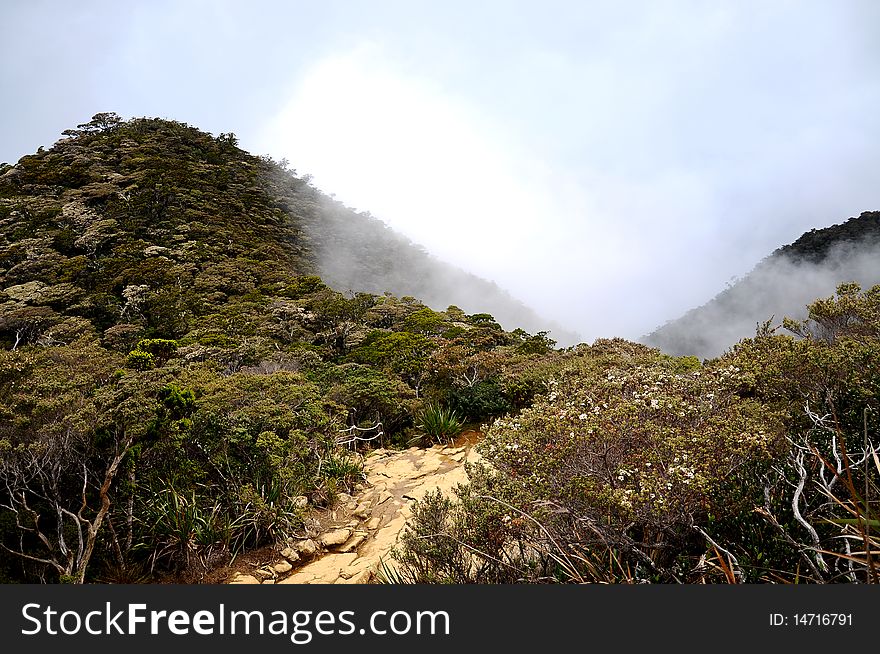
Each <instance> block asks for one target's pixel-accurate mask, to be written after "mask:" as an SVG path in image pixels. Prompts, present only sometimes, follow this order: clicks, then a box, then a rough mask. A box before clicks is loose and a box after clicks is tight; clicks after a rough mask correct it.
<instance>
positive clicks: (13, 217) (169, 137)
mask: <svg viewBox="0 0 880 654" xmlns="http://www.w3.org/2000/svg"><path fill="white" fill-rule="evenodd" d="M99 116H103V118H101V119H98V120H97V121H94V120H93V121H92V123H90V124H84V125H81V126H79V127H80V129H77V130H68V131H67V133H66V135H67V136H69V137H72V138H67V139H62V140H61V141H59V142H58V143H56V144H55V146H54V147H52V148H50V149H48V150H44V149H43V148H40V151H39V152H37V153H36V154H34V155H28V156H25V157H22V159H21V160H20V161H19V162H18V164H17V165H15V166H8V165H7V166H4V167H3V168H2V169H0V185H2V187H3V188H4V189H5V191H4V192H3V195H4V196H5V197H6V200H5V201H4V202H3V203H2V205H0V227H2V228H3V237H4V241H3V244H2V245H3V250H2V258H0V281H2V286H3V287H14V289H13V291H12V294H11V295H10V294H9V293H6V294H5V295H7V296H8V297H0V299H2V300H4V301H7V304H6V305H4V306H6V313H9V312H10V311H11V312H13V313H15V315H18V313H16V312H21V311H25V313H28V312H31V313H33V311H36V312H37V313H46V314H47V316H49V314H50V313H51V314H52V315H51V316H49V317H46V320H44V321H43V322H47V324H48V323H51V324H56V323H60V322H62V319H61V316H63V315H71V314H73V315H75V316H77V317H78V319H82V318H86V319H88V320H90V321H91V322H92V323H93V325H94V326H95V327H96V328H97V330H98V333H101V332H102V331H103V330H105V329H108V328H111V327H112V326H113V325H114V324H118V323H123V322H125V321H126V320H128V319H130V318H131V317H132V314H133V313H134V312H136V311H137V312H143V311H145V310H148V311H153V312H154V313H155V315H154V316H153V318H152V319H151V320H150V321H148V322H152V323H154V324H155V325H156V330H157V332H164V333H163V334H162V335H163V336H167V335H179V334H182V333H185V332H186V331H188V330H189V329H190V328H192V327H193V324H194V318H198V317H199V315H200V314H201V313H202V311H203V309H204V306H205V305H211V304H213V303H215V302H223V301H226V300H227V299H229V298H234V297H238V296H241V295H244V294H246V293H247V292H248V291H249V290H251V289H256V288H260V287H261V286H263V287H265V286H266V285H267V284H272V283H277V280H278V279H280V278H281V277H283V276H284V275H315V274H317V275H320V276H321V278H322V280H323V281H324V283H326V284H327V285H328V286H329V287H330V288H333V289H336V290H338V291H340V292H343V293H348V292H352V293H358V292H368V293H374V294H379V295H381V294H383V293H390V294H393V295H395V296H397V297H412V298H416V299H417V300H418V301H420V302H423V303H425V304H426V305H428V306H430V307H432V308H434V309H437V310H445V309H446V308H448V307H450V306H455V307H458V308H459V309H461V310H463V311H465V312H471V313H491V314H492V315H493V316H494V318H495V319H496V320H497V321H498V322H499V323H500V324H501V325H503V326H505V327H507V328H509V329H514V328H518V327H519V328H524V329H525V330H527V331H529V332H539V331H550V332H552V333H551V337H552V338H554V339H556V340H557V341H558V342H559V343H560V344H563V345H570V344H573V343H574V342H576V341H577V340H578V337H577V335H576V334H573V333H570V332H566V331H564V330H562V329H561V328H560V327H559V326H558V325H556V324H554V323H552V322H551V321H548V320H544V319H542V318H541V317H539V316H538V315H537V314H536V313H535V312H534V311H533V310H531V309H530V308H529V307H527V306H525V305H524V304H523V303H522V302H519V301H518V300H516V299H514V298H513V297H511V296H510V295H509V294H508V293H507V292H505V291H503V290H502V289H500V288H499V287H498V286H497V285H495V284H494V283H492V282H489V281H487V280H485V279H481V278H479V277H477V276H475V275H472V274H469V273H466V272H464V271H462V270H460V269H458V268H455V267H453V266H450V265H448V264H446V263H443V262H441V261H439V260H437V259H436V258H434V257H432V256H431V255H430V254H428V253H427V252H426V251H425V250H423V249H422V248H421V247H419V246H417V245H415V244H413V243H412V242H411V241H409V240H408V239H406V238H405V237H403V236H401V235H399V234H397V233H395V232H394V231H393V230H391V229H389V228H388V227H387V226H386V225H385V224H384V223H382V222H381V221H380V220H378V219H376V218H374V217H372V216H370V215H369V214H365V213H358V212H355V211H353V210H351V209H349V208H347V207H345V206H344V205H343V204H342V203H340V202H338V201H335V200H334V199H332V198H331V197H329V196H327V195H326V194H324V193H322V192H321V191H319V190H318V189H316V188H314V187H313V186H312V185H311V184H310V183H309V178H308V177H302V178H301V177H298V176H297V174H296V172H295V171H294V170H289V169H288V168H287V164H286V162H283V163H281V162H275V161H273V160H272V159H271V158H269V157H256V156H253V155H250V154H248V153H246V152H244V151H243V150H240V149H239V148H238V147H237V139H236V138H235V136H234V135H233V134H231V133H229V134H221V135H220V136H219V137H216V138H215V137H213V136H211V135H209V134H206V133H204V132H201V131H199V130H197V129H195V128H193V127H190V126H188V125H186V124H183V123H179V122H176V121H165V120H158V119H146V118H144V119H135V120H132V121H129V122H128V123H121V124H120V123H117V122H114V121H118V117H111V118H108V116H112V115H109V114H100V115H99ZM102 121H104V122H102ZM134 216H137V217H136V218H135V217H134ZM50 287H51V288H52V289H53V290H51V291H45V292H43V291H42V290H41V289H45V288H50ZM41 293H42V294H43V295H45V296H46V298H50V296H51V299H47V300H45V301H43V300H42V299H40V297H41V296H40V294H41ZM126 293H127V294H128V295H129V296H131V297H128V296H126ZM132 294H135V295H136V296H137V297H135V296H132ZM38 296H39V297H38ZM44 299H45V298H44ZM10 301H11V302H17V303H19V304H21V306H19V304H10ZM23 306H27V307H28V309H27V310H25V309H23V308H22V307H23ZM33 307H39V309H38V310H37V309H34V308H33ZM41 320H42V319H41ZM18 321H19V318H15V317H14V316H12V314H10V316H7V317H6V318H4V319H3V320H2V321H0V322H2V323H3V324H6V323H9V324H13V323H15V324H18ZM160 325H161V326H160ZM0 327H2V325H0Z"/></svg>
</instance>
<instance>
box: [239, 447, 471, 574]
mask: <svg viewBox="0 0 880 654" xmlns="http://www.w3.org/2000/svg"><path fill="white" fill-rule="evenodd" d="M477 456H478V455H477V453H476V451H474V450H472V442H471V441H470V440H468V439H466V438H465V439H462V440H459V441H458V443H457V444H456V445H454V446H439V445H436V446H434V447H430V448H427V449H422V448H415V447H413V448H410V449H408V450H403V451H394V450H383V449H379V450H374V451H373V452H371V453H370V454H369V456H368V457H367V458H366V460H365V462H364V472H365V474H366V484H365V485H366V488H365V490H363V491H362V492H361V493H360V494H358V495H357V496H355V497H349V496H342V497H341V498H340V499H341V502H339V503H338V504H337V506H336V507H334V510H333V511H332V512H330V513H328V514H326V515H325V516H324V517H325V526H324V527H323V529H322V531H321V533H320V534H316V536H315V537H313V538H312V539H308V540H304V541H300V542H298V543H296V544H294V545H293V547H290V548H287V549H285V550H283V551H282V552H281V555H279V558H278V560H277V561H276V562H275V563H272V564H269V565H267V566H263V567H262V568H260V569H257V570H255V571H254V574H250V575H249V574H244V573H238V574H236V575H235V576H234V577H233V579H232V581H231V583H238V584H242V583H251V584H254V583H280V584H334V583H348V584H357V583H368V582H370V581H372V580H373V579H374V578H375V576H376V572H377V570H378V569H379V567H380V562H381V561H383V560H384V561H385V563H386V564H387V565H393V562H392V560H391V556H390V554H391V550H392V549H393V548H394V546H395V545H396V544H397V542H398V539H399V537H400V534H401V532H402V531H403V529H404V527H405V525H406V521H407V520H408V519H409V518H410V516H411V515H412V509H411V506H412V503H413V501H414V500H417V499H421V498H422V497H424V495H425V493H427V492H429V491H434V490H435V489H440V491H441V492H443V493H444V494H449V493H451V491H452V488H454V487H455V486H456V485H457V484H459V483H463V482H465V481H467V474H466V472H465V466H464V462H465V461H466V460H470V461H473V460H475V459H476V458H477ZM328 518H329V520H327V519H328Z"/></svg>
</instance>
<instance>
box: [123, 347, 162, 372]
mask: <svg viewBox="0 0 880 654" xmlns="http://www.w3.org/2000/svg"><path fill="white" fill-rule="evenodd" d="M125 363H126V365H127V366H128V367H129V368H132V369H134V370H149V369H150V368H154V367H155V366H156V357H155V356H153V355H152V354H150V353H149V352H144V351H143V350H132V351H131V352H129V353H128V357H127V358H126V360H125Z"/></svg>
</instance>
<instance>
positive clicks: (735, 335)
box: [642, 211, 880, 358]
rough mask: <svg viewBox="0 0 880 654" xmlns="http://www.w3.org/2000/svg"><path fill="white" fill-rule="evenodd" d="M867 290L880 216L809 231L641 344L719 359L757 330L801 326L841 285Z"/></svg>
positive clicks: (877, 252)
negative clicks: (787, 323)
mask: <svg viewBox="0 0 880 654" xmlns="http://www.w3.org/2000/svg"><path fill="white" fill-rule="evenodd" d="M850 281H853V282H857V283H859V284H860V285H861V286H862V287H864V288H869V287H871V286H873V285H874V284H877V283H880V212H876V211H872V212H864V213H862V214H861V215H860V216H858V217H857V218H855V217H854V218H850V219H849V220H847V221H846V222H844V223H841V224H837V225H833V226H831V227H827V228H824V229H813V230H810V231H809V232H807V233H805V234H803V235H802V236H801V237H800V238H798V239H797V240H796V241H795V242H794V243H791V244H789V245H786V246H784V247H781V248H779V249H778V250H776V251H775V252H773V254H771V255H770V256H769V257H767V258H766V259H764V260H763V261H761V262H760V263H759V264H758V265H757V266H755V268H754V269H753V270H752V271H751V272H750V273H749V274H748V275H746V276H745V277H743V278H742V279H739V280H737V281H736V282H735V283H734V284H731V285H730V286H728V288H726V289H725V290H724V291H722V292H721V293H719V294H718V295H716V296H715V297H714V298H713V299H712V300H710V301H709V302H707V303H706V304H704V305H703V306H701V307H698V308H695V309H692V310H691V311H688V312H687V313H686V314H684V315H683V316H681V317H680V318H678V319H676V320H672V321H670V322H668V323H666V324H665V325H663V326H662V327H660V328H658V329H656V330H655V331H653V332H652V333H650V334H648V335H647V336H645V337H644V338H643V339H642V342H644V343H645V344H647V345H651V346H653V347H658V348H660V349H661V350H663V351H665V352H667V353H669V354H673V355H678V356H683V355H696V356H699V357H702V358H709V357H715V356H718V355H720V354H721V353H723V352H724V351H725V350H727V349H728V348H729V347H730V346H732V345H733V344H734V343H736V342H737V341H739V340H740V339H742V338H745V337H748V336H754V335H755V330H756V328H757V327H758V325H760V324H762V323H764V322H765V321H767V320H771V326H772V327H776V326H778V325H780V324H781V322H782V319H783V318H784V317H790V318H794V319H796V320H802V319H803V318H804V317H805V316H806V313H807V310H806V305H807V304H808V303H810V302H812V301H813V300H814V299H815V298H817V297H826V296H831V295H833V294H834V291H835V289H836V288H837V286H838V285H839V284H841V283H844V282H850Z"/></svg>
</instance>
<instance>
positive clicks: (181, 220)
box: [0, 114, 555, 581]
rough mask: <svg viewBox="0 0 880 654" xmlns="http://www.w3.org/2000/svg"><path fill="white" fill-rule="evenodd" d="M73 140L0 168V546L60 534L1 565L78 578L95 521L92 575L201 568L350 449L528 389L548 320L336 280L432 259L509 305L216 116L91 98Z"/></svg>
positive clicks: (25, 545) (21, 548)
mask: <svg viewBox="0 0 880 654" xmlns="http://www.w3.org/2000/svg"><path fill="white" fill-rule="evenodd" d="M66 136H68V138H67V139H64V140H61V141H59V142H58V143H57V144H56V145H55V146H54V147H52V148H51V149H49V150H42V149H41V151H39V152H37V153H36V154H34V155H30V156H26V157H23V158H22V159H21V160H20V161H19V162H18V164H17V165H15V166H6V167H4V168H3V169H2V170H0V289H2V290H0V478H2V479H3V481H4V482H5V484H6V486H4V488H5V489H6V491H5V492H4V493H3V497H4V499H3V500H2V501H0V504H2V505H3V507H5V508H3V509H2V510H0V551H6V552H9V551H12V552H18V553H19V554H20V555H26V556H27V557H32V556H33V554H32V553H33V552H36V551H39V550H40V549H41V548H42V546H43V544H45V543H52V545H51V546H50V547H49V551H48V552H43V553H42V556H43V558H39V561H40V562H42V563H43V566H44V567H40V566H39V565H36V564H35V565H34V566H33V569H29V568H27V567H25V568H24V569H23V570H22V569H18V568H17V567H16V566H15V563H14V559H8V558H4V557H2V556H0V578H2V577H3V575H9V576H10V577H11V578H22V576H23V578H30V576H31V575H32V574H38V575H41V576H45V575H46V574H47V572H46V570H51V571H53V572H52V573H51V574H52V575H54V577H55V578H56V579H58V578H60V579H69V580H74V581H82V580H84V579H85V574H86V568H87V567H88V565H89V560H90V557H91V555H92V552H94V548H95V547H97V546H98V544H99V539H100V543H101V544H103V546H105V547H104V548H103V549H101V548H100V547H99V550H100V551H101V555H100V558H101V560H100V561H99V562H98V563H96V564H95V565H94V566H93V567H95V568H96V569H100V570H103V571H104V572H105V573H106V572H107V571H108V570H110V569H113V568H114V566H122V567H124V568H126V570H128V572H126V575H128V574H131V569H133V568H131V566H132V565H135V564H136V565H135V567H136V568H137V569H139V570H140V569H141V567H142V566H145V565H146V566H147V567H148V568H149V570H150V571H151V572H150V574H154V573H155V572H156V571H177V572H178V573H182V572H181V571H183V572H186V573H187V574H197V573H198V572H199V571H200V570H201V571H204V570H205V569H207V568H208V567H210V566H211V565H214V564H215V563H217V562H218V561H219V560H220V559H222V558H223V557H224V556H225V557H228V556H230V555H231V554H232V553H233V552H238V551H241V550H242V549H244V548H251V547H255V546H258V545H262V544H265V543H266V542H272V541H273V540H277V539H280V538H283V537H286V536H289V535H290V534H291V533H293V530H294V529H295V528H299V527H301V525H302V513H303V510H304V507H306V506H309V507H311V506H316V507H321V506H326V505H327V504H328V503H330V502H332V500H333V498H334V497H335V496H336V494H338V493H340V492H342V491H343V490H351V488H352V486H353V484H355V483H357V481H358V479H359V475H360V474H361V472H360V471H361V470H362V465H361V464H360V463H359V458H358V457H359V455H358V454H357V452H355V450H356V449H358V448H357V447H356V446H357V445H358V444H359V443H371V442H374V441H375V443H378V444H383V445H386V446H389V445H390V446H402V445H408V444H412V443H419V442H424V441H425V440H429V441H430V440H431V439H432V438H442V437H443V435H444V434H445V433H446V431H448V430H450V429H454V428H456V427H459V428H460V426H461V425H462V424H463V422H465V421H467V422H478V421H480V420H483V419H486V418H488V417H491V416H495V415H499V414H501V413H504V412H506V411H510V410H515V409H516V408H518V407H521V406H524V405H525V404H526V403H528V402H529V401H530V400H531V398H532V397H533V396H534V394H535V393H537V392H539V391H540V390H541V389H542V388H543V384H542V382H541V380H540V375H538V374H537V370H538V368H539V367H540V365H542V364H541V362H542V357H550V358H552V357H553V356H555V355H554V352H555V351H554V349H553V345H554V343H553V341H552V340H550V339H549V338H548V337H547V334H546V333H545V332H539V333H537V334H534V335H533V334H530V333H528V332H526V331H524V330H522V329H515V330H513V331H505V330H504V329H503V328H502V327H501V326H500V325H499V324H498V322H497V321H496V320H495V318H494V317H493V316H492V315H490V314H489V313H486V312H477V313H472V314H469V313H467V312H465V310H463V309H462V308H460V307H457V306H449V307H447V308H446V310H445V311H434V310H433V309H431V308H430V307H428V306H427V305H425V304H424V303H422V302H421V301H420V300H419V299H416V298H415V297H411V296H402V297H399V296H397V295H394V294H392V293H382V294H370V293H363V292H349V289H355V291H356V289H357V288H372V289H383V290H384V289H385V288H386V286H385V284H386V282H387V283H388V284H396V283H398V282H399V283H400V284H401V287H400V288H401V289H403V290H404V291H415V290H419V289H424V290H425V291H426V292H429V291H432V290H433V291H436V292H437V293H441V294H442V292H443V290H442V287H440V286H436V285H432V282H431V280H430V279H429V278H430V277H431V276H437V275H444V274H446V273H448V274H449V277H450V278H451V281H452V282H453V283H459V285H460V288H459V289H458V290H463V291H464V292H466V293H469V294H475V295H480V294H481V293H482V294H483V295H484V296H485V299H486V300H487V303H488V304H489V305H491V304H492V300H493V299H494V301H495V303H496V304H495V306H503V307H506V308H507V309H508V310H510V311H513V312H514V313H516V312H517V311H519V310H520V308H521V305H517V304H516V303H515V302H513V301H512V300H510V299H509V298H506V297H505V296H504V294H503V293H501V292H500V291H498V290H497V289H495V288H494V287H493V286H492V285H491V284H489V283H488V282H485V281H482V280H479V279H476V278H473V277H470V276H467V275H465V274H464V273H462V272H460V271H454V270H452V269H448V268H445V267H444V266H443V264H440V263H439V262H436V261H434V260H432V259H431V258H430V257H428V256H427V255H426V254H425V253H424V252H422V251H420V250H418V249H417V248H415V247H414V246H412V244H410V243H408V242H407V241H405V240H403V239H401V238H399V237H397V236H396V235H394V234H393V233H392V232H391V231H390V230H387V229H386V228H384V226H382V225H381V223H379V222H378V221H376V220H373V219H370V218H369V217H367V216H363V215H361V214H357V213H354V212H352V211H349V210H347V209H345V208H344V207H342V206H341V205H339V204H338V203H334V202H333V201H332V200H330V199H329V198H327V197H325V196H323V195H322V194H321V193H319V192H318V191H317V190H315V189H314V188H312V187H310V186H309V184H308V182H307V181H306V180H303V179H300V178H298V177H296V175H294V174H292V173H291V172H288V171H287V170H285V168H284V167H283V166H281V165H279V164H276V163H275V162H273V161H270V160H267V159H262V158H259V157H254V156H251V155H248V154H247V153H245V152H243V151H242V150H240V149H239V148H238V147H237V146H236V144H235V137H234V136H232V135H231V134H221V135H220V136H218V137H214V136H211V135H210V134H206V133H204V132H201V131H199V130H197V129H195V128H193V127H190V126H187V125H185V124H182V123H177V122H174V121H166V120H158V119H135V120H131V121H128V122H122V121H121V120H120V119H119V118H118V117H116V116H115V115H112V114H101V115H97V116H96V117H95V118H94V119H93V120H92V121H91V122H90V123H87V124H83V125H80V126H79V127H78V128H77V129H75V130H68V132H67V133H66ZM337 260H339V261H342V260H345V261H348V262H349V264H350V266H349V268H348V270H347V271H343V270H342V269H341V266H340V265H336V264H334V262H335V261H337ZM331 268H332V269H333V270H335V272H333V271H332V270H331ZM325 271H330V272H329V274H330V277H332V280H333V282H334V283H335V284H336V285H338V287H339V288H340V289H341V291H344V292H340V291H337V290H334V289H333V288H332V287H331V286H329V285H328V284H327V283H326V282H325V280H323V279H322V278H321V277H320V276H319V275H320V274H322V273H324V272H325ZM355 280H359V285H358V284H355V283H354V282H355ZM327 281H330V279H328V280H327ZM469 285H471V286H469ZM392 288H394V287H393V286H392ZM398 290H400V289H398ZM525 313H526V314H527V313H528V312H527V311H526V312H525ZM530 370H531V372H529V371H530ZM523 371H526V372H527V373H528V374H526V376H525V377H523V375H522V373H523ZM441 405H442V407H443V408H442V410H441V409H440V406H441ZM432 419H434V422H433V423H432V422H431V421H432ZM438 420H439V421H438ZM424 425H434V427H432V428H430V429H429V428H428V427H427V426H424ZM375 443H374V444H375ZM34 475H36V476H34ZM123 477H124V482H123V481H122V479H123ZM37 480H39V481H40V483H47V484H48V487H49V488H50V489H51V490H49V491H47V490H46V488H42V489H41V488H40V487H38V485H35V484H36V482H37ZM83 488H85V489H86V491H85V492H86V495H87V497H88V499H87V505H86V506H85V507H83V508H82V510H80V509H79V508H78V507H80V506H81V505H82V502H83V492H84V491H82V489H83ZM76 489H80V490H79V491H77V490H76ZM110 489H112V490H113V494H114V499H113V501H111V499H110V495H109V493H110ZM181 506H187V507H189V509H188V510H189V511H190V517H191V518H192V520H193V522H191V523H189V527H190V528H191V529H193V530H194V531H190V532H187V535H186V536H185V537H184V536H183V535H182V534H181V531H180V530H181V529H182V525H181V524H179V523H178V519H179V513H178V511H179V509H180V507H181ZM33 507H38V510H37V512H36V513H34V508H33ZM54 516H58V517H57V518H56V517H54ZM32 519H36V520H37V522H40V521H42V522H41V523H40V525H35V526H34V527H33V528H27V527H26V524H27V523H28V521H29V520H32ZM101 524H105V525H106V524H109V526H110V528H111V530H113V533H112V542H110V541H108V540H106V539H108V538H110V535H107V534H105V533H104V532H103V531H102V530H101V529H100V526H101ZM42 525H48V526H47V527H44V526H42ZM198 525H202V526H203V528H204V529H207V531H201V532H198V531H197V530H196V528H197V527H198ZM206 525H207V526H206ZM19 528H20V529H21V530H22V531H23V533H24V536H25V537H24V539H23V540H21V539H20V538H19V536H20V534H18V529H19ZM47 530H48V531H47ZM75 533H79V534H80V537H76V538H75V540H76V541H77V542H78V543H79V545H78V546H77V548H75V550H76V554H75V555H74V554H71V552H73V551H74V550H73V549H71V546H69V545H68V544H67V541H66V539H68V538H70V537H71V534H75ZM53 534H57V535H53ZM85 534H89V536H87V535H85ZM193 539H196V540H193ZM111 546H112V547H111ZM4 548H5V549H4ZM68 554H71V555H70V556H69V557H68ZM218 557H219V558H218ZM25 560H27V561H31V562H32V563H35V560H34V559H32V558H26V559H25ZM114 561H115V562H114ZM139 574H140V573H139ZM126 578H127V577H126Z"/></svg>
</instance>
